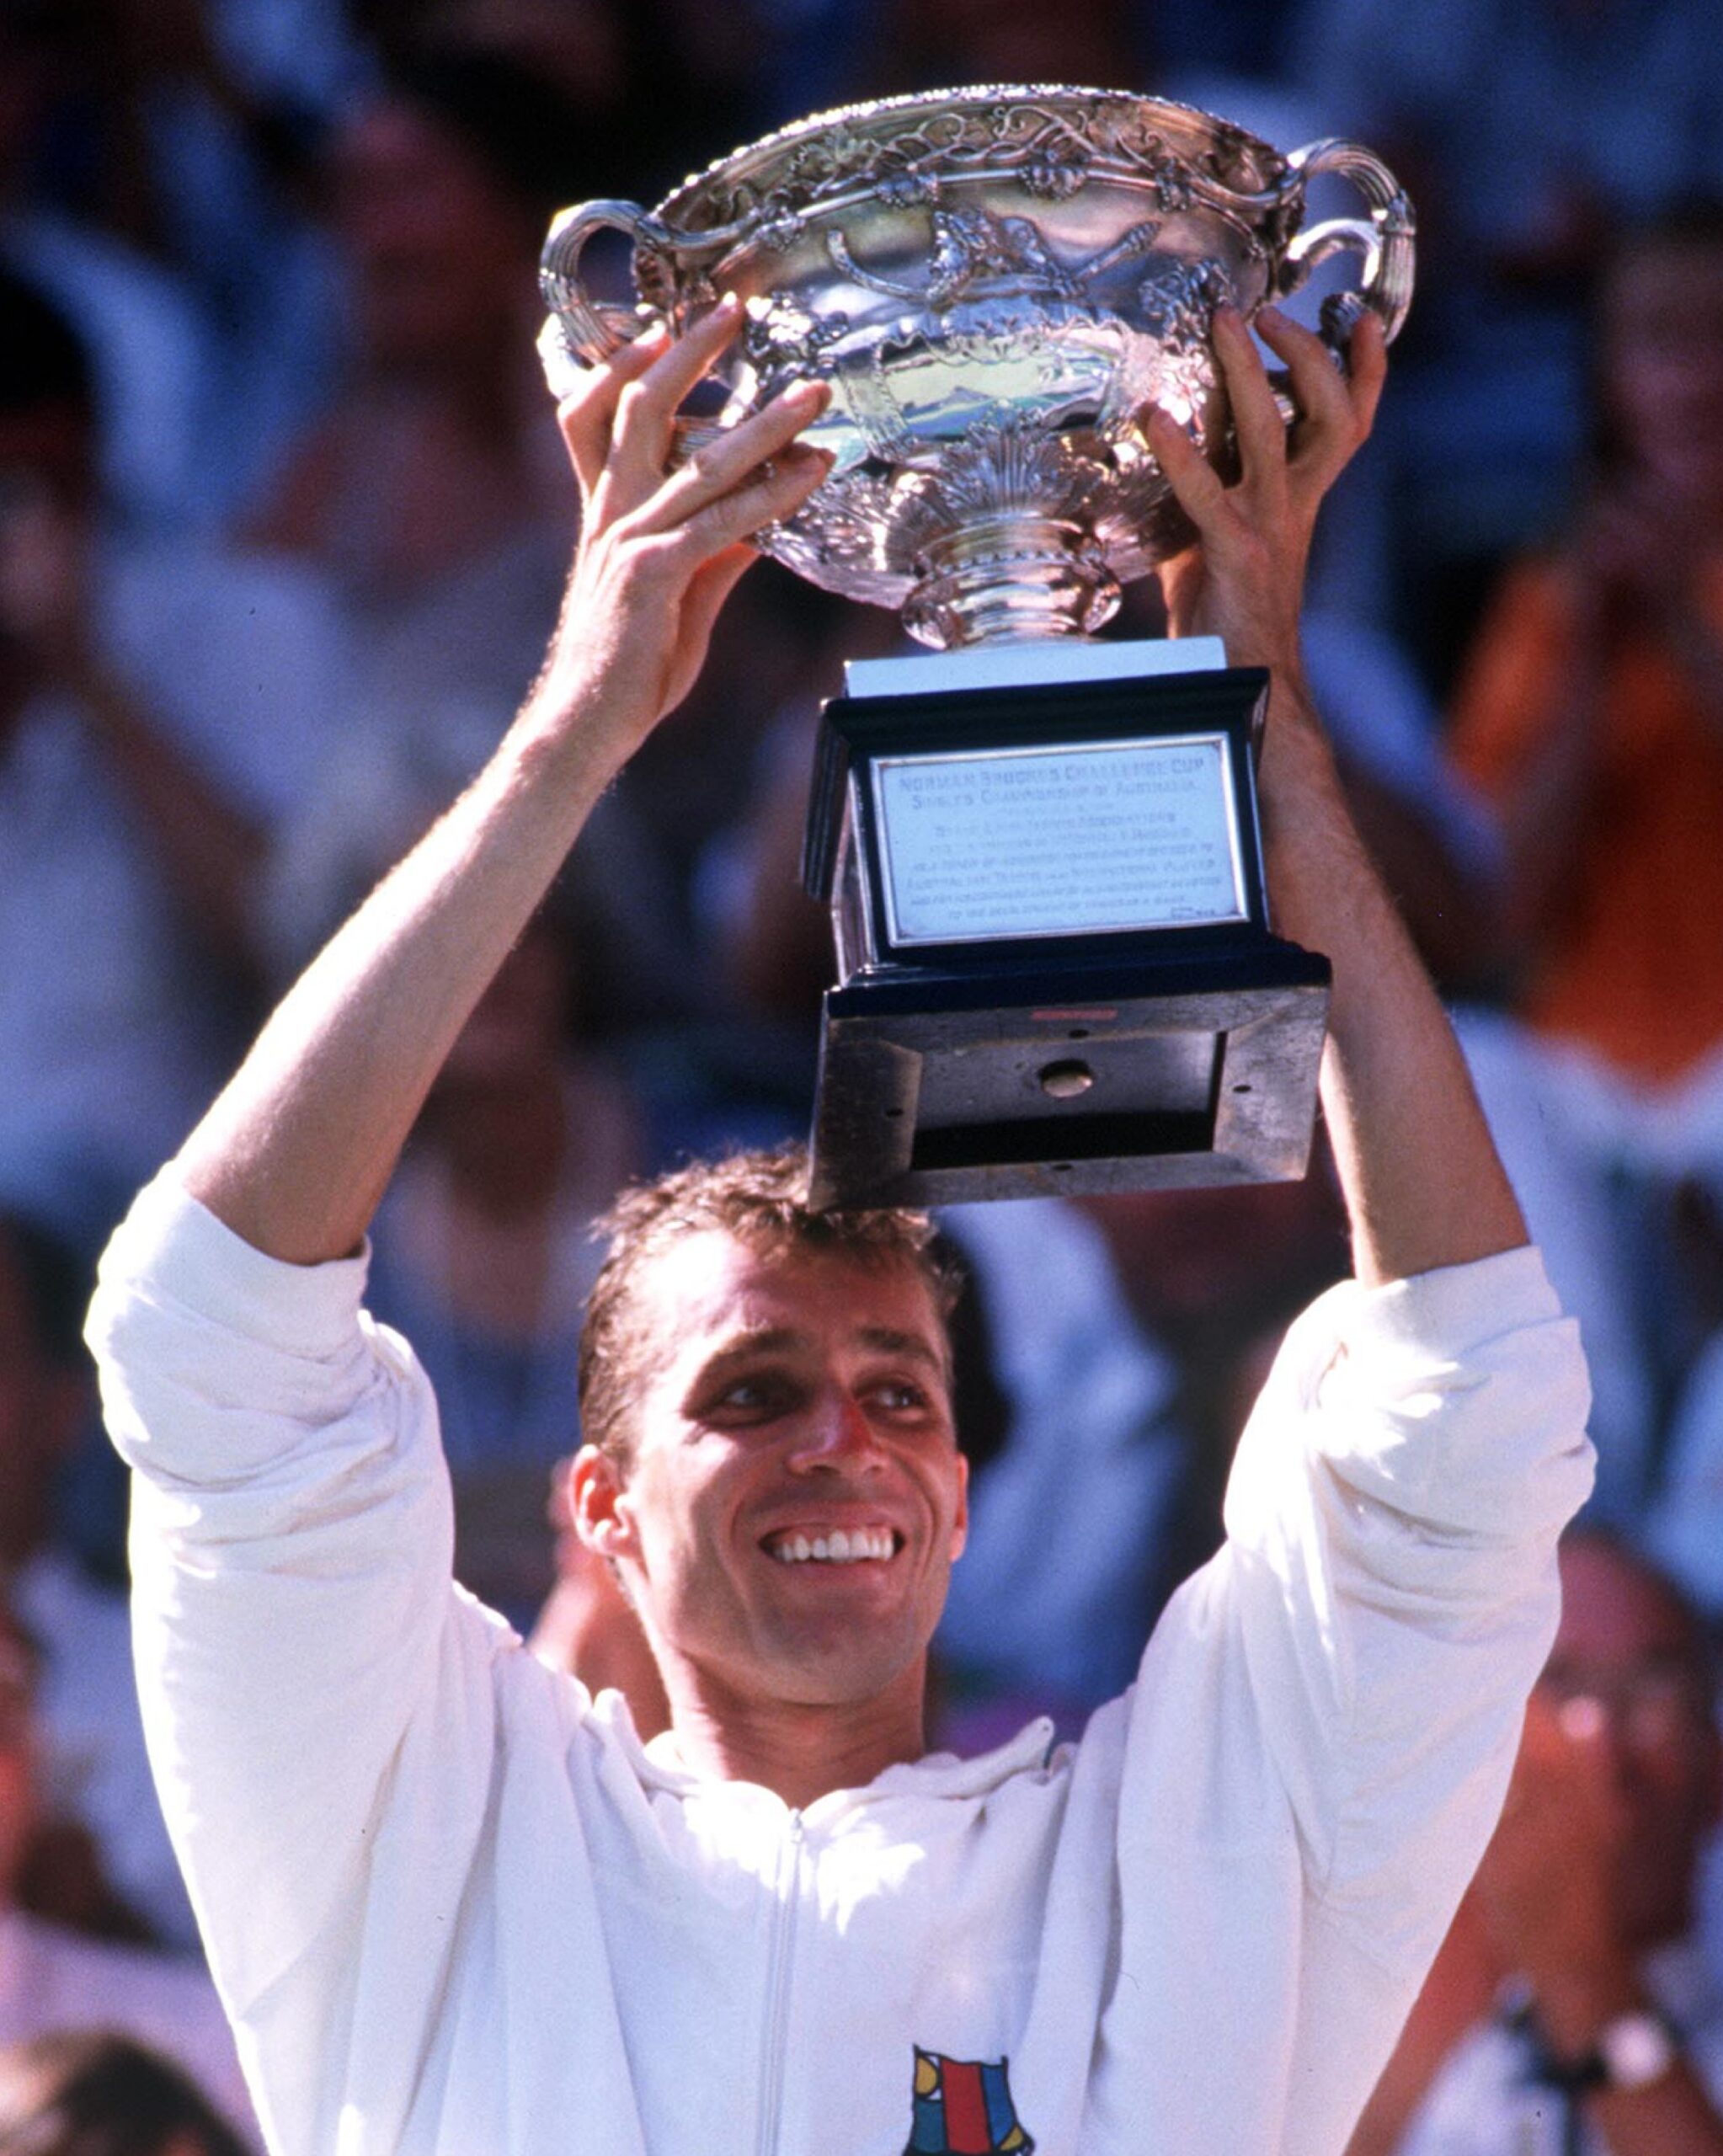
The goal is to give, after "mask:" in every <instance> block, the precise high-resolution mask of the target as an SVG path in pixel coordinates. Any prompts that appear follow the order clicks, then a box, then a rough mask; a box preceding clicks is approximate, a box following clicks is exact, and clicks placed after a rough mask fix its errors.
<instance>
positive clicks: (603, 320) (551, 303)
mask: <svg viewBox="0 0 1723 2156" xmlns="http://www.w3.org/2000/svg"><path fill="white" fill-rule="evenodd" d="M750 229H751V225H750V221H749V220H748V219H745V218H744V219H743V220H742V221H739V223H736V224H733V225H725V226H722V227H717V228H715V229H714V230H713V231H712V232H676V231H675V230H674V229H673V228H672V227H670V226H669V225H667V224H666V223H665V222H664V220H663V218H661V217H655V216H653V214H652V212H651V211H649V210H643V209H642V208H641V206H640V205H639V204H638V203H637V202H610V201H599V202H582V203H581V204H579V205H578V207H576V208H574V209H572V210H563V211H558V212H557V216H556V218H555V219H554V221H552V225H551V229H550V237H548V238H547V240H546V242H545V243H544V252H543V253H542V254H541V256H540V257H539V265H538V288H539V290H540V291H541V293H542V294H543V295H544V302H545V305H546V307H548V308H549V310H550V315H549V319H548V320H547V322H546V323H545V326H544V328H543V330H542V331H541V333H540V336H539V340H538V351H539V357H540V359H541V360H542V361H543V362H544V371H545V379H546V380H547V382H549V384H550V387H551V391H552V395H553V396H555V397H556V398H557V400H558V401H559V402H560V401H561V399H562V398H564V397H567V396H568V395H569V394H570V393H571V392H572V391H573V388H574V387H575V384H576V383H577V382H578V381H579V376H580V374H581V372H582V371H583V370H584V369H585V368H588V367H595V366H599V365H600V364H601V363H602V362H603V361H604V360H607V359H609V358H610V356H611V354H612V353H613V352H619V351H621V349H622V347H623V345H624V344H631V343H632V341H633V339H635V338H637V336H639V335H640V334H641V333H642V331H643V330H645V329H648V328H651V327H652V325H653V323H657V322H659V321H660V320H662V319H663V317H664V309H663V308H661V307H658V306H656V305H653V304H650V303H648V304H643V305H642V306H639V307H622V306H619V305H618V304H616V302H614V301H608V300H595V299H593V298H592V297H591V296H589V293H588V292H587V290H586V287H585V286H584V284H583V283H582V281H581V276H580V258H581V256H582V254H583V253H584V252H585V250H586V243H587V242H588V241H589V239H590V238H591V237H592V236H593V234H594V233H595V232H625V233H626V234H627V237H629V238H630V239H632V241H633V243H634V247H635V257H636V272H635V286H636V289H637V290H639V289H640V288H641V286H642V285H643V281H644V280H643V279H642V277H641V275H640V272H639V266H638V265H639V258H640V257H641V255H643V254H644V255H645V256H647V257H648V259H653V260H655V261H656V263H657V264H658V265H659V268H660V270H662V271H663V273H664V274H663V275H661V276H660V277H659V278H656V279H654V280H653V285H654V286H656V288H657V289H658V290H659V291H669V289H671V286H672V276H671V271H672V270H673V269H674V268H675V267H676V266H679V265H680V263H681V261H682V260H683V259H684V258H686V257H689V256H693V257H695V258H696V259H697V258H699V257H701V256H705V257H707V258H708V259H713V258H715V257H716V256H717V255H718V254H721V253H723V250H724V248H726V247H728V245H729V244H730V243H732V242H733V241H734V240H736V239H738V238H739V237H744V235H745V234H746V233H747V232H749V230H750ZM716 298H717V294H716V292H714V291H712V287H711V286H709V285H708V284H707V282H706V280H705V279H704V278H703V277H702V276H700V275H697V274H696V277H695V279H694V280H692V281H691V285H690V286H689V288H688V290H687V291H685V292H684V293H683V294H681V295H680V296H679V297H678V298H677V299H675V300H672V301H671V302H670V307H671V309H672V311H673V312H675V314H676V315H677V316H680V315H681V314H682V312H683V305H682V302H684V301H686V302H692V303H694V304H695V305H696V306H698V305H701V304H702V303H703V304H705V305H710V303H711V302H712V301H713V300H714V299H716Z"/></svg>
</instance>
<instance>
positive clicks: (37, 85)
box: [0, 0, 209, 530]
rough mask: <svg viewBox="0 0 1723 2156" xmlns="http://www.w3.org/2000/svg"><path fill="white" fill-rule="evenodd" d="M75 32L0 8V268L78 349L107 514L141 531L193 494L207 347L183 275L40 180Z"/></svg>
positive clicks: (63, 16) (80, 67) (32, 11)
mask: <svg viewBox="0 0 1723 2156" xmlns="http://www.w3.org/2000/svg"><path fill="white" fill-rule="evenodd" d="M76 33H77V24H76V21H75V19H74V18H73V17H72V13H71V11H70V10H69V9H67V8H63V7H61V6H56V5H54V4H52V0H34V4H33V0H8V5H7V6H5V7H4V8H0V263H3V264H5V266H6V267H7V269H8V270H9V271H12V272H13V273H14V274H16V275H19V276H24V277H28V278H29V280H31V282H32V284H33V285H35V286H40V287H41V288H42V289H43V290H44V291H46V292H48V293H51V295H52V296H53V299H54V302H55V303H56V306H57V307H60V308H61V309H62V310H63V311H64V312H66V313H67V315H68V316H69V317H70V318H71V319H72V321H73V322H74V323H76V324H77V334H78V336H79V339H80V340H81V341H82V343H83V344H84V345H86V346H87V347H88V353H89V360H88V366H89V369H90V371H91V372H92V373H93V377H94V379H95V381H96V382H98V383H99V387H100V393H101V396H102V399H103V402H104V406H105V408H106V412H107V424H106V427H105V430H104V438H103V442H102V478H103V483H104V488H105V489H106V492H107V494H108V496H109V501H110V503H111V504H112V506H113V508H114V510H115V513H116V515H119V516H120V517H121V518H122V519H123V520H125V522H126V523H127V524H128V525H131V526H137V527H139V528H141V529H145V530H161V529H164V528H172V527H173V526H179V525H181V524H183V523H184V521H185V520H187V518H188V517H189V515H190V513H191V505H192V503H193V501H194V500H195V498H196V494H197V462H198V448H199V443H198V419H199V411H200V405H201V402H202V398H203V392H204V387H205V382H206V380H207V376H208V364H209V353H208V349H207V344H206V339H205V332H204V328H203V325H202V324H201V323H200V321H199V318H198V314H197V310H196V307H195V303H194V302H193V299H192V296H191V294H190V292H189V290H188V289H187V287H186V286H185V284H184V280H183V279H181V278H179V277H178V276H176V275H174V274H173V271H172V270H168V268H166V267H165V266H164V265H163V264H160V263H157V262H152V260H151V259H149V258H148V256H147V255H146V254H144V253H141V251H140V250H139V249H138V248H136V247H135V246H133V245H132V244H131V243H129V242H128V241H126V240H125V239H123V238H121V237H119V236H118V235H117V234H115V233H113V232H108V231H105V230H104V228H103V227H101V225H100V224H99V223H98V222H96V221H93V219H92V218H91V217H90V216H88V215H80V214H77V213H75V212H73V211H70V210H68V209H67V207H65V206H64V205H61V204H58V203H56V202H55V201H54V200H52V199H51V196H50V195H46V194H45V192H44V190H43V189H42V187H41V185H40V179H41V173H40V168H41V165H42V163H43V162H44V159H45V153H46V144H47V139H48V137H49V135H50V133H51V130H52V127H53V125H54V121H55V117H56V106H57V104H58V102H59V99H60V98H61V95H62V94H63V93H64V91H65V88H66V86H67V83H68V82H76V81H77V80H79V79H81V78H82V77H83V75H84V73H85V72H86V69H87V67H88V56H87V54H86V55H81V54H80V52H79V50H78V40H77V34H76Z"/></svg>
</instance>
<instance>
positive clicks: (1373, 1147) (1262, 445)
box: [1149, 310, 1527, 1286]
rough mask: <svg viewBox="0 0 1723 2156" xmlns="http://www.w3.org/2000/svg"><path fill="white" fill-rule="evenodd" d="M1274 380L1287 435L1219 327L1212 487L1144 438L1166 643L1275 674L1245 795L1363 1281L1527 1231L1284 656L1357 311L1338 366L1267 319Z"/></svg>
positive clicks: (1349, 440) (1452, 1259) (1153, 423)
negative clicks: (1163, 556) (1306, 1016)
mask: <svg viewBox="0 0 1723 2156" xmlns="http://www.w3.org/2000/svg"><path fill="white" fill-rule="evenodd" d="M1257 326H1258V328H1259V329H1260V331H1261V333H1262V336H1263V339H1264V340H1265V341H1266V342H1267V344H1269V345H1270V346H1271V347H1272V350H1274V351H1275V353H1276V354H1277V355H1278V356H1279V357H1280V358H1281V359H1283V360H1284V361H1285V362H1286V365H1287V367H1288V371H1289V373H1290V376H1291V380H1292V387H1293V393H1294V398H1295V399H1296V401H1297V403H1298V406H1299V419H1298V421H1297V424H1295V425H1294V427H1293V429H1292V430H1291V432H1290V433H1289V434H1288V431H1287V430H1286V428H1285V426H1284V425H1283V422H1282V420H1281V418H1280V414H1279V412H1278V408H1277V407H1276V404H1275V401H1274V397H1273V393H1272V390H1271V388H1270V387H1269V383H1268V379H1267V374H1266V372H1265V371H1264V369H1263V367H1262V363H1261V360H1260V359H1259V358H1258V356H1257V354H1256V348H1255V346H1254V344H1252V343H1251V338H1250V334H1249V333H1248V331H1247V330H1246V328H1245V326H1244V324H1243V323H1242V322H1241V321H1240V318H1239V317H1238V316H1237V315H1236V314H1234V313H1232V312H1230V311H1229V310H1223V311H1222V312H1221V313H1220V314H1219V316H1218V317H1217V320H1216V328H1215V346H1216V350H1217V352H1218V353H1219V358H1220V362H1221V365H1222V367H1223V369H1224V373H1225V376H1226V384H1227V388H1228V392H1229V394H1230V398H1231V402H1232V408H1233V414H1234V419H1235V424H1236V427H1237V430H1238V438H1239V447H1240V466H1241V469H1240V478H1239V479H1238V481H1237V483H1235V484H1234V485H1231V486H1228V485H1226V484H1224V483H1223V482H1222V481H1221V480H1220V479H1219V478H1218V477H1217V476H1216V475H1215V473H1214V471H1213V470H1212V469H1211V467H1209V466H1208V463H1207V462H1205V461H1204V460H1203V458H1202V457H1201V456H1199V455H1198V452H1197V451H1196V450H1195V449H1194V448H1193V447H1192V444H1191V442H1190V440H1189V439H1188V437H1187V435H1185V434H1184V432H1183V431H1182V429H1180V428H1179V427H1178V426H1177V425H1176V424H1175V423H1174V422H1173V421H1172V420H1171V419H1168V418H1167V417H1166V415H1165V414H1158V413H1157V414H1152V415H1151V417H1150V422H1149V424H1150V444H1151V446H1152V447H1153V448H1154V450H1155V454H1156V455H1157V456H1159V458H1160V462H1161V464H1162V466H1163V467H1164V469H1165V470H1166V475H1167V478H1168V479H1169V480H1170V482H1171V484H1172V487H1173V488H1174V491H1175V492H1176V494H1177V495H1178V498H1179V500H1180V501H1181V503H1182V504H1183V506H1184V508H1185V510H1186V511H1187V514H1188V515H1189V516H1190V518H1191V520H1192V522H1193V523H1194V524H1195V526H1196V527H1197V531H1198V540H1199V543H1198V546H1197V547H1194V548H1192V550H1191V552H1189V553H1187V554H1186V555H1183V556H1182V557H1181V558H1179V559H1178V560H1177V561H1176V562H1175V563H1169V564H1168V565H1167V566H1166V568H1165V569H1164V570H1163V572H1162V582H1163V584H1165V585H1166V593H1167V604H1168V611H1169V615H1170V617H1171V625H1172V631H1173V633H1174V634H1175V635H1176V636H1178V635H1194V634H1198V633H1203V632H1207V633H1210V634H1218V635H1219V636H1220V637H1221V638H1224V642H1225V644H1226V648H1227V654H1228V656H1229V658H1230V660H1231V661H1232V663H1233V664H1235V665H1258V666H1267V667H1268V668H1270V669H1271V670H1272V675H1273V687H1272V692H1271V696H1270V702H1269V718H1268V726H1267V737H1266V739H1265V742H1264V746H1263V751H1262V771H1261V794H1262V822H1263V837H1264V842H1265V846H1266V848H1267V873H1268V885H1269V890H1270V893H1271V894H1272V900H1273V904H1274V908H1275V913H1276V917H1277V921H1278V926H1280V927H1281V928H1282V929H1283V931H1284V932H1285V933H1286V934H1288V936H1290V937H1294V939H1295V940H1296V941H1297V942H1300V943H1304V944H1305V945H1307V946H1309V947H1310V948H1311V949H1313V950H1316V951H1321V952H1325V953H1326V954H1327V956H1328V957H1329V958H1330V959H1331V961H1332V963H1333V967H1334V994H1333V1001H1332V1003H1331V1011H1330V1025H1329V1038H1328V1043H1327V1047H1326V1049H1325V1051H1324V1054H1323V1063H1322V1102H1323V1108H1324V1113H1325V1115H1326V1119H1327V1124H1328V1129H1329V1134H1330V1136H1331V1139H1332V1141H1333V1145H1334V1151H1335V1156H1336V1161H1337V1163H1338V1166H1339V1170H1340V1177H1341V1182H1342V1188H1343V1190H1344V1192H1345V1195H1346V1202H1347V1212H1348V1214H1349V1215H1350V1218H1351V1221H1352V1258H1353V1265H1354V1268H1355V1270H1356V1272H1357V1274H1358V1278H1359V1279H1360V1280H1361V1281H1362V1282H1363V1283H1364V1284H1365V1285H1366V1286H1378V1285H1380V1284H1381V1283H1384V1282H1385V1281H1389V1280H1395V1279H1400V1278H1406V1277H1408V1276H1409V1275H1411V1274H1413V1273H1424V1272H1428V1271H1430V1270H1432V1268H1434V1267H1438V1266H1443V1265H1458V1264H1462V1263H1464V1262H1467V1261H1469V1260H1471V1259H1474V1258H1480V1257H1489V1256H1491V1255H1492V1254H1493V1253H1495V1252H1496V1251H1503V1250H1511V1249H1512V1248H1514V1247H1515V1246H1518V1245H1519V1244H1521V1243H1523V1242H1524V1241H1526V1240H1527V1237H1526V1229H1525V1223H1524V1220H1523V1218H1522V1216H1521V1214H1520V1210H1519V1206H1518V1203H1517V1201H1516V1199H1515V1198H1514V1195H1513V1191H1512V1187H1511V1186H1510V1184H1509V1182H1508V1181H1507V1175H1506V1174H1505V1172H1504V1171H1503V1169H1502V1164H1501V1161H1499V1160H1498V1158H1497V1157H1496V1148H1495V1145H1494V1144H1493V1143H1492V1141H1491V1137H1490V1133H1489V1130H1488V1129H1487V1127H1486V1124H1485V1122H1484V1118H1483V1114H1482V1112H1481V1111H1480V1108H1479V1107H1478V1103H1477V1100H1476V1097H1475V1094H1474V1092H1473V1090H1472V1086H1471V1081H1470V1076H1469V1075H1468V1074H1467V1071H1466V1067H1465V1064H1464V1059H1462V1057H1461V1054H1460V1052H1459V1044H1458V1043H1457V1042H1456V1041H1455V1039H1454V1033H1453V1030H1452V1028H1451V1027H1449V1025H1448V1020H1447V1017H1446V1016H1445V1014H1444V1012H1443V1009H1442V1006H1441V1004H1440V1002H1439V1001H1438V998H1437V995H1436V991H1435V990H1434V989H1433V988H1432V985H1431V984H1430V980H1429V978H1428V976H1427V974H1426V973H1425V971H1424V969H1423V967H1422V963H1420V961H1419V959H1418V957H1417V954H1416V952H1415V951H1414V949H1413V947H1412V944H1411V938H1410V937H1408V935H1407V933H1406V929H1405V926H1404V925H1403V924H1402V922H1401V921H1400V916H1399V915H1398V914H1397V913H1396V911H1395V906H1394V903H1393V900H1392V899H1390V897H1389V894H1388V893H1387V890H1386V889H1385V888H1384V885H1383V883H1382V879H1381V878H1380V877H1379V874H1378V873H1377V872H1376V869H1375V867H1374V865H1373V863H1372V862H1371V860H1370V858H1369V856H1368V853H1367V851H1365V848H1364V846H1363V841H1361V840H1360V839H1359V837H1358V832H1357V830H1356V829H1355V828H1354V826H1353V824H1352V818H1351V816H1350V814H1348V812H1347V806H1346V802H1345V798H1344V796H1343V794H1342V790H1341V786H1340V782H1339V779H1338V777H1337V776H1336V771H1335V765H1334V758H1333V755H1332V752H1331V750H1330V748H1329V744H1328V742H1327V739H1326V736H1325V735H1324V734H1323V732H1322V728H1321V725H1320V722H1319V720H1318V718H1317V717H1316V713H1315V707H1314V706H1313V705H1312V703H1311V701H1310V692H1309V690H1308V688H1307V686H1306V685H1305V682H1304V669H1303V665H1302V662H1301V659H1300V656H1299V604H1300V600H1301V597H1302V594H1303V587H1304V567H1305V562H1306V559H1307V558H1308V555H1309V552H1310V536H1311V533H1312V531H1313V529H1314V527H1315V518H1316V511H1317V509H1318V507H1319V505H1320V502H1321V499H1322V497H1323V496H1324V494H1326V492H1327V490H1328V488H1330V487H1331V485H1332V484H1333V483H1334V480H1335V479H1336V477H1337V476H1338V474H1339V473H1340V472H1341V470H1342V467H1344V466H1345V464H1346V463H1347V461H1348V460H1349V459H1350V457H1351V456H1352V453H1353V451H1355V450H1356V449H1357V448H1358V446H1359V445H1360V444H1361V443H1362V442H1363V440H1364V438H1365V436H1366V435H1368V432H1369V430H1370V425H1371V422H1372V419H1374V414H1375V408H1376V403H1377V400H1378V398H1379V396H1380V393H1381V389H1382V383H1383V379H1384V371H1385V362H1384V354H1383V345H1382V336H1381V331H1380V328H1379V324H1378V323H1376V321H1375V319H1374V317H1371V316H1368V315H1367V316H1366V317H1365V318H1364V319H1363V322H1362V323H1360V325H1359V327H1358V331H1357V332H1356V334H1355V335H1354V337H1353V340H1352V355H1351V359H1352V366H1351V371H1350V374H1349V375H1348V376H1342V374H1341V373H1340V372H1339V371H1337V370H1336V367H1335V366H1334V365H1333V362H1332V360H1331V359H1330V357H1329V355H1328V353H1327V351H1326V349H1325V348H1324V346H1323V345H1322V344H1321V343H1320V340H1319V339H1317V338H1315V337H1314V336H1313V335H1311V334H1310V333H1309V332H1308V331H1306V330H1304V329H1302V328H1299V326H1298V325H1297V324H1296V323H1292V322H1290V321H1288V320H1287V319H1286V318H1284V317H1281V316H1278V315H1276V314H1275V313H1273V312H1272V310H1270V311H1267V312H1264V313H1263V314H1262V315H1261V316H1260V317H1259V318H1258V323H1257Z"/></svg>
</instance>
